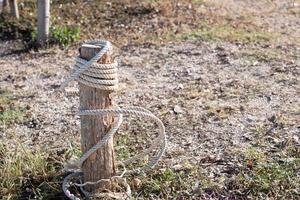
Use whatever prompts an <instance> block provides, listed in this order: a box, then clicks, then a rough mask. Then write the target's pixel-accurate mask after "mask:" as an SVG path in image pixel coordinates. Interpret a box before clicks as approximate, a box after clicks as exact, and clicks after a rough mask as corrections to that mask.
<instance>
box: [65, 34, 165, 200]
mask: <svg viewBox="0 0 300 200" xmlns="http://www.w3.org/2000/svg"><path fill="white" fill-rule="evenodd" d="M82 46H90V47H95V46H97V47H102V49H101V51H100V52H99V53H97V54H96V55H95V56H94V57H93V58H92V59H91V60H89V61H87V60H85V59H82V58H80V57H78V56H77V57H76V63H75V65H74V72H73V73H72V74H71V76H70V77H69V78H68V79H67V80H66V81H65V82H64V83H63V84H62V85H61V87H60V90H63V89H64V88H65V87H66V86H67V85H68V83H69V82H71V81H73V80H75V79H76V80H77V81H78V82H80V83H82V84H85V85H87V86H90V87H95V88H98V89H102V90H109V91H113V90H116V89H117V87H118V78H117V71H118V70H117V66H118V63H117V62H114V63H112V64H98V63H97V61H98V60H99V59H100V58H101V57H102V56H103V55H104V54H105V53H106V52H107V51H108V50H109V48H110V47H111V44H110V42H108V41H105V40H93V41H85V42H84V43H83V44H82ZM104 114H113V115H115V117H116V119H115V122H114V124H113V125H112V127H111V129H110V130H109V131H108V133H107V134H106V135H105V136H104V138H103V139H102V140H100V141H98V143H97V144H95V145H94V146H93V147H92V148H91V149H89V150H88V151H87V152H85V153H84V154H83V155H82V157H81V158H80V159H78V160H76V161H72V162H70V163H69V164H67V165H66V166H65V170H66V171H67V172H73V173H71V174H70V175H68V176H67V177H66V178H65V179H64V182H63V191H64V193H65V194H66V196H67V197H68V198H69V199H72V200H79V198H78V197H76V196H75V195H74V194H72V193H71V192H70V191H69V188H70V187H71V186H72V185H75V186H78V187H80V188H81V191H82V192H83V193H84V194H85V196H87V197H91V194H90V193H88V192H87V191H85V190H84V188H83V187H84V186H86V185H95V184H99V183H102V182H108V181H112V180H120V181H121V182H122V184H123V186H124V187H126V193H125V195H124V194H122V195H120V194H121V193H113V194H112V193H110V194H108V193H107V194H105V193H101V194H99V195H97V196H100V197H104V196H105V195H108V196H109V197H113V198H123V199H124V198H126V197H128V196H130V194H131V190H130V187H129V185H128V184H127V183H126V180H123V179H122V177H123V176H124V175H125V174H126V173H139V172H146V171H147V170H149V169H151V168H153V167H154V166H155V164H156V163H157V162H158V160H159V159H160V158H161V156H162V155H163V153H164V152H165V149H166V143H167V140H166V134H165V127H164V124H163V123H162V121H161V120H160V119H159V118H157V117H156V116H155V115H153V114H152V113H151V112H150V111H149V110H146V109H144V108H141V107H129V108H126V109H124V108H119V107H116V108H114V109H95V110H80V111H79V113H78V115H80V116H83V115H96V116H100V115H104ZM124 114H126V115H136V116H140V117H143V118H146V119H150V120H153V121H154V123H156V124H157V125H158V128H159V134H158V136H157V138H156V139H155V140H153V142H152V144H151V145H150V147H149V148H147V149H145V150H144V151H143V152H142V153H140V154H137V155H135V156H134V157H131V158H129V159H127V160H124V161H118V162H117V164H118V165H121V166H122V167H123V172H122V173H119V174H117V175H116V176H113V177H111V178H110V179H101V180H98V181H96V182H85V183H82V176H83V174H82V172H81V167H82V164H83V163H84V162H85V161H86V159H87V158H88V157H89V156H91V155H92V154H93V153H95V152H96V151H97V150H98V149H100V148H102V147H103V146H104V145H105V144H106V143H107V142H108V140H109V139H111V138H112V137H113V135H114V134H115V133H116V132H117V130H118V129H119V127H120V126H121V124H122V121H123V115H124ZM151 152H156V155H155V156H153V157H152V159H150V160H149V161H148V163H147V164H146V165H144V166H143V167H141V168H137V169H133V170H127V169H126V165H128V164H130V163H133V162H134V161H136V160H138V159H141V158H143V157H145V156H146V155H149V154H150V153H151ZM73 179H75V180H79V181H80V183H76V182H74V183H73V182H72V180H73Z"/></svg>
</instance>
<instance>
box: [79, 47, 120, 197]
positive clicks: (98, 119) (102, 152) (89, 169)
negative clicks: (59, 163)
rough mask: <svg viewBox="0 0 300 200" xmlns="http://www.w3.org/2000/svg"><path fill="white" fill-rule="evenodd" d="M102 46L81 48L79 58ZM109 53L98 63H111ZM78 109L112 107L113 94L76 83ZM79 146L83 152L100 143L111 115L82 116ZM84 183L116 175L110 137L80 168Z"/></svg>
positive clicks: (92, 188) (96, 188) (92, 189)
mask: <svg viewBox="0 0 300 200" xmlns="http://www.w3.org/2000/svg"><path fill="white" fill-rule="evenodd" d="M100 50H101V47H95V48H93V47H90V46H82V47H81V48H80V56H81V58H84V59H86V60H90V59H91V58H92V57H94V55H95V54H96V53H98V52H99V51H100ZM112 62H113V58H112V50H109V51H108V52H107V53H106V54H104V55H103V57H102V58H101V59H100V60H99V61H98V63H112ZM79 93H80V108H81V109H104V108H110V107H111V106H112V92H111V91H105V90H101V89H97V88H92V87H89V86H86V85H83V84H79ZM80 119H81V146H82V151H83V152H86V151H87V150H89V149H90V148H91V147H92V146H93V145H94V144H96V143H97V142H98V141H99V140H101V139H102V138H103V137H104V136H105V134H106V133H107V132H108V130H109V129H110V127H111V125H112V123H113V117H112V116H111V115H103V116H81V118H80ZM82 171H83V176H84V182H86V181H97V180H100V179H103V178H110V177H112V176H113V175H115V158H114V149H113V138H112V139H111V140H109V142H108V143H107V144H106V145H105V146H104V147H103V148H101V149H99V150H98V151H97V152H95V153H94V154H93V155H91V156H90V157H89V158H88V159H87V160H86V161H85V162H84V163H83V166H82ZM85 189H86V190H88V191H90V192H92V193H97V192H100V191H102V190H104V189H112V185H111V184H109V183H105V184H102V185H101V184H99V185H91V186H87V187H86V188H85Z"/></svg>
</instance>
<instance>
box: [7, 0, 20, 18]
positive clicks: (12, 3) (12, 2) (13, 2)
mask: <svg viewBox="0 0 300 200" xmlns="http://www.w3.org/2000/svg"><path fill="white" fill-rule="evenodd" d="M9 7H10V13H11V15H12V16H13V17H15V18H17V19H19V9H18V2H17V0H9Z"/></svg>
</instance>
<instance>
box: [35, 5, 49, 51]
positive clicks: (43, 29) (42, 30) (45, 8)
mask: <svg viewBox="0 0 300 200" xmlns="http://www.w3.org/2000/svg"><path fill="white" fill-rule="evenodd" d="M37 9H38V10H37V12H38V13H37V18H38V20H37V21H38V23H37V31H38V38H37V39H38V41H37V42H38V44H39V45H40V46H44V45H45V43H46V42H47V40H48V36H49V23H50V0H37Z"/></svg>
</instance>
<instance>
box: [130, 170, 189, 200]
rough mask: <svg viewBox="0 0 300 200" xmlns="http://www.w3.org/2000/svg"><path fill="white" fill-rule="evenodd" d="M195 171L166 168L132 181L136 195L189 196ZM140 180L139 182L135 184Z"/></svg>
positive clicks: (140, 196)
mask: <svg viewBox="0 0 300 200" xmlns="http://www.w3.org/2000/svg"><path fill="white" fill-rule="evenodd" d="M194 173H195V171H190V170H187V171H186V170H180V171H175V170H173V169H169V168H167V169H165V170H160V171H155V172H153V173H150V174H147V176H137V177H135V178H134V180H131V181H130V184H131V187H132V188H134V194H133V195H134V197H136V198H142V199H149V198H151V197H152V198H155V199H156V198H159V199H167V198H171V199H176V198H178V197H182V196H185V197H188V196H189V195H190V192H191V190H192V186H193V184H195V182H194V181H191V176H193V175H194ZM136 180H139V184H137V185H135V184H134V183H136V182H137V181H136Z"/></svg>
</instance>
